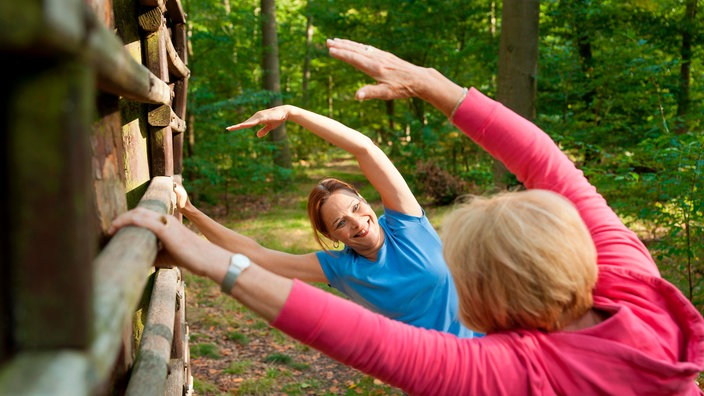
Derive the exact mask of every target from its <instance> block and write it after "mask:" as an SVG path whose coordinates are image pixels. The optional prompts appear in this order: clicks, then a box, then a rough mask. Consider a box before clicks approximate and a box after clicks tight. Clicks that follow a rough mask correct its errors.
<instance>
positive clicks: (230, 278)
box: [220, 253, 251, 294]
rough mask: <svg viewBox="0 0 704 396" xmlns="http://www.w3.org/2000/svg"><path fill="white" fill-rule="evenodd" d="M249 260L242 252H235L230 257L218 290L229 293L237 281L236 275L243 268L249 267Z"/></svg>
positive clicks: (238, 274)
mask: <svg viewBox="0 0 704 396" xmlns="http://www.w3.org/2000/svg"><path fill="white" fill-rule="evenodd" d="M250 264H251V261H249V258H247V256H245V255H244V254H239V253H235V254H233V255H232V257H231V258H230V266H229V267H228V268H227V274H225V279H223V280H222V284H221V285H220V290H222V292H223V293H227V294H230V291H231V290H232V287H233V286H234V285H235V282H237V277H238V276H240V274H241V273H242V271H244V270H245V268H247V267H249V265H250Z"/></svg>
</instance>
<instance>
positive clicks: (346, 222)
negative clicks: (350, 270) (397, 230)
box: [320, 190, 384, 255]
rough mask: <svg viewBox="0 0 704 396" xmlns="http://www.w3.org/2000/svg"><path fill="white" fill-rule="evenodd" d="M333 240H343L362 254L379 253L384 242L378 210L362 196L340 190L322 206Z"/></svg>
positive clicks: (324, 219) (323, 216)
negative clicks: (373, 208)
mask: <svg viewBox="0 0 704 396" xmlns="http://www.w3.org/2000/svg"><path fill="white" fill-rule="evenodd" d="M320 214H321V216H322V219H323V222H324V223H325V225H326V227H327V229H328V232H329V233H330V239H331V240H333V241H341V242H342V243H344V244H345V245H346V246H348V247H350V248H352V249H354V250H355V251H356V252H357V253H359V254H361V255H366V253H368V252H370V251H371V252H374V253H375V252H376V251H377V250H378V249H379V248H381V245H382V244H383V243H384V240H383V236H382V234H381V228H380V227H379V223H378V219H377V217H376V213H374V211H373V210H372V208H371V207H370V206H369V204H367V203H366V202H365V201H364V200H363V199H362V198H361V197H359V196H358V195H356V194H354V193H352V192H351V191H348V190H337V191H335V192H334V193H332V195H330V197H329V198H328V200H327V201H326V202H325V204H324V205H323V206H322V207H321V208H320Z"/></svg>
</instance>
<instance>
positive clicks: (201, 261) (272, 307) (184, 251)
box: [108, 207, 293, 321]
mask: <svg viewBox="0 0 704 396" xmlns="http://www.w3.org/2000/svg"><path fill="white" fill-rule="evenodd" d="M127 226H137V227H144V228H147V229H149V230H150V231H152V232H153V233H154V234H155V235H156V237H157V238H158V239H159V240H160V241H161V243H162V244H163V247H164V248H163V250H162V251H161V252H159V254H160V255H166V256H167V257H161V258H160V260H162V259H166V258H168V260H170V262H174V263H176V264H177V265H178V266H180V267H183V268H185V269H187V270H188V271H190V272H192V273H193V274H195V275H198V276H204V277H207V278H210V279H212V280H213V281H215V282H216V283H218V284H221V283H222V281H223V279H224V278H225V274H226V273H227V270H228V267H229V265H230V257H232V253H231V252H229V251H227V250H226V249H223V248H221V247H220V246H217V245H215V244H213V243H210V242H208V241H207V240H205V239H203V238H201V237H200V236H198V235H197V234H196V233H194V232H192V231H191V230H189V229H188V228H187V227H186V226H185V225H183V224H182V223H181V222H180V221H178V220H177V219H176V218H175V217H173V216H168V215H161V214H159V213H157V212H155V211H153V210H149V209H145V208H141V207H138V208H135V209H132V210H129V211H127V212H125V213H123V214H121V215H120V216H118V217H117V218H116V219H115V220H114V221H113V222H112V225H111V226H110V228H109V229H108V233H109V234H111V235H114V234H115V233H117V232H118V231H119V230H120V229H121V228H123V227H127ZM235 285H236V286H235V287H233V288H232V290H231V291H230V294H231V295H232V296H233V297H235V298H237V299H238V300H240V301H241V302H242V303H243V304H244V305H246V306H247V307H249V308H251V309H252V310H253V311H255V312H256V313H258V314H259V315H261V316H263V317H264V318H265V319H266V320H268V321H272V320H274V319H275V318H276V317H277V316H278V314H279V312H281V309H282V308H283V306H284V303H285V302H286V299H287V298H288V295H289V293H290V292H291V288H292V287H293V280H291V279H287V278H285V277H282V276H279V275H276V274H274V273H272V272H270V271H267V270H266V269H264V268H262V267H261V266H259V265H258V264H257V262H256V261H254V260H252V265H251V266H250V267H249V268H247V269H245V270H244V271H242V273H241V274H240V276H239V277H238V278H237V282H236V283H235Z"/></svg>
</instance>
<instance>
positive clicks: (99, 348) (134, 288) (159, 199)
mask: <svg viewBox="0 0 704 396" xmlns="http://www.w3.org/2000/svg"><path fill="white" fill-rule="evenodd" d="M174 202H175V194H174V190H173V179H172V178H171V177H167V176H157V177H154V178H153V179H152V181H151V183H150V185H149V188H148V189H147V192H146V193H145V194H144V196H143V197H142V199H141V200H140V201H139V204H138V206H140V207H145V208H148V209H151V210H154V211H156V212H159V213H163V214H170V213H173V210H174ZM156 242H157V240H156V236H155V235H154V234H153V233H152V232H151V231H149V230H147V229H145V228H139V227H125V228H123V229H121V230H120V231H119V232H118V233H117V234H116V235H115V236H113V237H112V240H110V243H108V244H107V246H105V248H104V249H103V250H102V252H101V253H100V255H99V256H98V257H97V258H96V259H95V261H94V263H93V267H94V282H93V283H94V284H95V292H94V293H95V297H94V299H93V310H94V315H95V320H94V342H93V344H92V345H91V350H90V354H91V361H92V362H93V367H94V370H95V375H96V376H97V377H98V378H101V379H107V378H108V375H109V373H110V370H111V369H112V365H113V364H114V362H115V358H116V357H117V354H118V352H119V348H120V344H121V334H122V329H123V328H124V326H125V324H126V323H129V322H130V320H131V315H132V312H133V311H134V308H135V307H136V306H137V304H138V302H139V300H140V298H141V296H142V290H143V288H144V285H145V284H146V282H147V278H148V275H149V273H150V272H151V271H152V264H153V263H154V258H155V257H156V253H157V243H156Z"/></svg>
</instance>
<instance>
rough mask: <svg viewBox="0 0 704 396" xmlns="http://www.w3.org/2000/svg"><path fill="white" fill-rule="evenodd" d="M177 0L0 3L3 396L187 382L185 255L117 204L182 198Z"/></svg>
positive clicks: (124, 390)
mask: <svg viewBox="0 0 704 396" xmlns="http://www.w3.org/2000/svg"><path fill="white" fill-rule="evenodd" d="M187 44H188V37H187V26H186V15H185V13H184V10H183V8H182V5H181V3H180V0H113V1H111V0H21V1H19V0H17V1H15V0H11V1H0V54H1V55H2V59H1V60H0V62H2V64H3V70H4V76H5V77H4V84H3V87H4V88H5V89H4V90H3V95H2V99H0V112H1V114H2V115H1V116H0V120H1V122H2V134H1V136H2V137H1V139H2V141H1V143H2V147H3V149H4V155H3V156H2V161H0V163H1V164H2V165H1V169H2V175H3V176H4V177H3V180H4V181H5V183H3V184H5V190H4V191H5V192H4V193H2V194H0V197H2V198H0V199H2V203H1V204H0V208H2V211H1V212H0V213H1V214H0V218H1V219H2V227H3V230H4V232H3V233H2V235H3V236H2V237H0V241H1V242H0V243H1V245H0V251H1V252H2V253H1V255H2V261H1V265H0V318H1V320H0V395H3V396H4V395H13V396H16V395H71V396H77V395H120V394H128V395H186V394H189V393H191V391H192V379H191V374H190V368H189V363H190V360H189V355H188V326H187V323H186V316H185V306H186V304H185V298H186V296H185V290H184V283H183V279H182V276H181V275H182V274H181V272H180V270H179V269H178V267H172V268H162V269H158V270H155V269H154V268H153V266H152V264H153V261H154V258H155V256H156V253H157V249H158V245H157V241H156V238H155V236H154V235H153V234H152V233H151V232H149V231H147V230H144V229H140V228H135V227H129V228H125V229H123V230H121V231H120V232H119V233H118V234H117V235H115V236H114V237H113V238H109V237H108V236H107V234H106V230H107V228H108V226H109V225H110V222H111V221H112V219H113V218H114V217H115V216H117V215H118V214H119V213H122V212H124V211H125V210H127V209H129V208H132V207H134V206H135V205H141V206H146V207H148V208H151V209H153V210H156V211H158V212H160V213H165V214H166V213H169V214H172V213H173V211H174V199H175V197H174V193H173V183H174V181H179V180H180V179H181V174H182V157H183V154H182V153H183V151H182V149H183V136H184V133H185V131H186V125H185V122H184V120H185V114H186V98H187V88H188V78H189V75H190V71H189V70H188V66H187V64H188V60H187Z"/></svg>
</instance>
